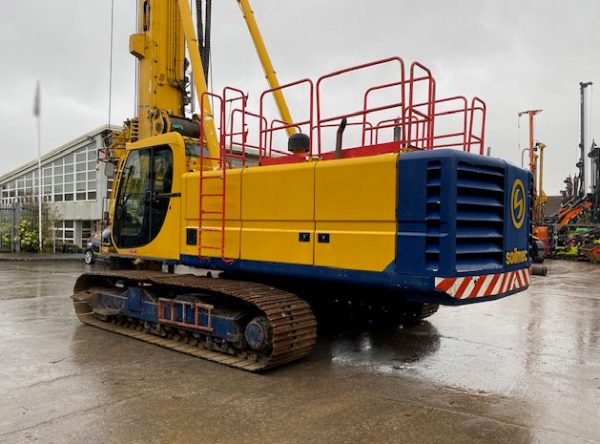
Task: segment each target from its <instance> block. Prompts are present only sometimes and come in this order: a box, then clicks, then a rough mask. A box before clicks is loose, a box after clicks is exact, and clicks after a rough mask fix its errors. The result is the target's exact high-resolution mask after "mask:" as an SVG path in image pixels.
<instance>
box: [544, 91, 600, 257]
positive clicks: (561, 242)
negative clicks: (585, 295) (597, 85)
mask: <svg viewBox="0 0 600 444" xmlns="http://www.w3.org/2000/svg"><path fill="white" fill-rule="evenodd" d="M591 86H592V82H580V83H579V96H580V117H579V119H580V141H579V160H578V162H577V164H576V167H577V169H578V174H577V175H575V176H574V177H571V176H569V177H567V178H566V179H565V181H564V183H565V189H564V190H563V191H562V192H561V194H562V204H561V206H560V208H559V209H558V210H557V211H556V212H555V213H554V214H551V215H548V216H545V217H544V218H543V220H542V221H541V222H542V227H541V228H540V229H538V233H543V232H544V231H547V233H548V235H547V239H548V241H547V242H548V244H547V245H548V248H549V250H550V252H549V255H551V256H553V257H558V258H570V259H588V260H590V261H592V262H600V240H599V239H600V169H599V166H600V164H599V163H600V148H599V147H598V146H597V145H596V142H595V141H592V143H591V145H590V146H589V150H587V147H588V143H587V140H586V131H587V128H586V122H587V113H586V109H587V100H586V89H587V88H589V87H591ZM588 159H589V160H588ZM588 164H589V168H588ZM588 172H589V175H588ZM541 238H542V239H544V237H543V236H541Z"/></svg>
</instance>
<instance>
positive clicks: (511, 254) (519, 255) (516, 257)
mask: <svg viewBox="0 0 600 444" xmlns="http://www.w3.org/2000/svg"><path fill="white" fill-rule="evenodd" d="M525 262H527V250H517V249H516V248H515V249H514V250H513V251H508V252H507V253H506V265H516V264H523V263H525Z"/></svg>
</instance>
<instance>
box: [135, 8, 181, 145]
mask: <svg viewBox="0 0 600 444" xmlns="http://www.w3.org/2000/svg"><path fill="white" fill-rule="evenodd" d="M176 2H177V0H164V1H150V2H148V5H149V8H148V9H147V10H146V9H145V8H144V4H145V3H146V1H145V0H138V8H139V10H140V15H139V22H138V27H139V28H138V29H139V30H140V33H139V34H134V35H132V36H131V37H130V40H129V49H130V52H131V54H133V55H134V56H135V57H137V59H138V60H139V86H138V92H137V93H138V117H139V138H140V139H143V138H146V137H150V136H154V135H157V134H161V133H163V132H164V130H165V125H164V123H165V122H164V118H165V116H167V115H168V114H176V115H179V114H180V110H181V109H183V103H182V97H183V96H182V92H183V85H184V77H185V73H184V70H183V63H184V58H185V53H184V45H183V32H182V28H181V24H180V20H179V11H178V10H177V3H176Z"/></svg>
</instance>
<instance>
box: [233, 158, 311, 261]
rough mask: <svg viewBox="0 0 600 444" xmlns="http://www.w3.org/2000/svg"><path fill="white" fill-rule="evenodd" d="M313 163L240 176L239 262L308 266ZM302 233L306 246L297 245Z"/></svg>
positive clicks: (255, 170)
mask: <svg viewBox="0 0 600 444" xmlns="http://www.w3.org/2000/svg"><path fill="white" fill-rule="evenodd" d="M315 165H316V162H307V163H299V164H288V165H276V166H269V167H258V168H248V169H245V170H244V171H243V174H242V239H241V243H242V245H241V259H246V260H258V261H269V262H284V263H293V264H304V265H312V263H313V240H314V236H313V235H312V233H313V232H314V226H315V225H314V184H315ZM302 232H308V233H311V236H310V242H300V241H299V235H300V233H302Z"/></svg>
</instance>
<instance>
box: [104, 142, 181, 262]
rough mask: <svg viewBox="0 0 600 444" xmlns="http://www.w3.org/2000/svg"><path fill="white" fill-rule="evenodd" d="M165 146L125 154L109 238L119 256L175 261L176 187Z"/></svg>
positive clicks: (170, 156) (171, 159)
mask: <svg viewBox="0 0 600 444" xmlns="http://www.w3.org/2000/svg"><path fill="white" fill-rule="evenodd" d="M173 151H174V150H173V148H172V147H171V146H169V145H167V144H165V145H159V146H152V147H147V148H140V149H134V150H131V151H129V153H128V156H127V160H126V161H125V164H124V167H123V170H122V173H121V177H120V181H119V182H120V183H119V191H118V193H117V198H116V202H115V212H114V226H113V239H114V242H115V246H116V247H117V249H118V251H119V253H121V254H126V255H136V256H144V257H150V258H177V257H178V255H179V249H178V248H177V246H178V243H177V242H173V241H174V236H177V235H178V233H179V229H178V224H179V218H178V214H179V199H178V198H179V197H180V193H179V190H176V188H179V186H178V184H175V183H174V181H173V178H174V169H175V168H174V167H175V164H174V152H173Z"/></svg>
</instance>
